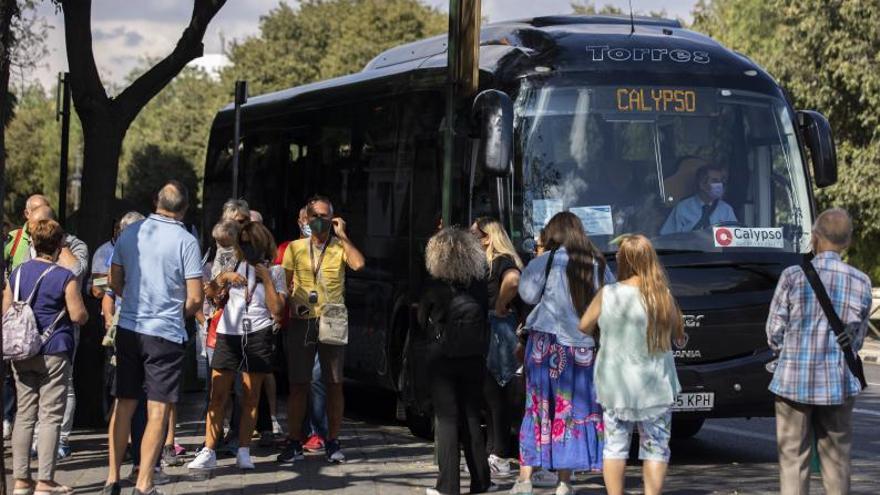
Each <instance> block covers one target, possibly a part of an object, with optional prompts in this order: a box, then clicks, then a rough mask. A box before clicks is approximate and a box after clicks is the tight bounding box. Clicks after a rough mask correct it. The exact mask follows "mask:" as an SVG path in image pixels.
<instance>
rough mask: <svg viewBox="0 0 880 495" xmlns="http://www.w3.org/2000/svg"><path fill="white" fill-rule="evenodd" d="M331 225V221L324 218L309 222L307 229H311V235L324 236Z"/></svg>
mask: <svg viewBox="0 0 880 495" xmlns="http://www.w3.org/2000/svg"><path fill="white" fill-rule="evenodd" d="M332 225H333V221H332V220H327V219H326V218H321V217H318V218H315V219H313V220H311V221H310V222H309V228H310V229H312V233H313V234H324V233H326V232H327V231H328V230H330V227H331V226H332Z"/></svg>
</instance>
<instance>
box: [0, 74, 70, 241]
mask: <svg viewBox="0 0 880 495" xmlns="http://www.w3.org/2000/svg"><path fill="white" fill-rule="evenodd" d="M53 94H54V93H53ZM18 100H19V101H18V106H17V108H16V115H15V118H14V119H12V121H11V122H10V124H9V126H8V127H7V128H6V143H7V146H6V152H7V158H6V184H7V189H6V197H5V198H4V202H3V208H4V214H5V217H4V218H6V219H8V220H9V221H10V222H12V223H13V224H17V223H19V222H21V221H23V218H22V216H21V212H22V211H23V210H24V202H25V200H26V199H27V197H28V196H29V195H31V194H34V193H38V192H39V193H43V194H45V195H46V196H48V197H49V200H50V202H51V203H52V204H54V205H57V204H58V163H59V160H60V157H59V150H60V149H61V133H60V132H61V131H60V129H61V126H60V124H59V123H58V122H56V120H55V98H54V97H50V96H48V95H47V93H46V90H45V89H43V88H42V87H41V86H39V85H34V86H29V87H27V88H23V89H22V90H21V95H20V96H19V99H18ZM70 149H71V150H72V151H71V153H70V154H71V156H70V164H71V169H73V168H74V166H75V165H76V163H77V158H76V156H77V155H78V150H80V149H82V133H81V132H80V128H79V121H78V120H77V119H76V118H74V119H72V120H71V125H70Z"/></svg>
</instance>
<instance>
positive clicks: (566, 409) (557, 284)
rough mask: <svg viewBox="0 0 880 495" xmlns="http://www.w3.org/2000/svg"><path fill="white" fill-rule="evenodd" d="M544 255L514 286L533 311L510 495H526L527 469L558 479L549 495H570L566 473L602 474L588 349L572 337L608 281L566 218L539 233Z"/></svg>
mask: <svg viewBox="0 0 880 495" xmlns="http://www.w3.org/2000/svg"><path fill="white" fill-rule="evenodd" d="M544 240H545V249H546V251H545V254H543V255H541V256H539V257H537V258H535V259H534V260H532V262H531V263H529V265H528V266H527V267H526V268H525V270H524V271H523V273H522V276H521V278H520V284H519V294H520V297H521V298H522V299H523V301H525V302H526V303H527V304H533V305H535V309H534V310H533V311H532V313H531V314H530V315H529V317H528V320H527V321H526V327H527V328H528V329H529V339H528V343H527V344H526V352H525V364H524V366H525V370H526V410H525V414H524V415H523V421H522V427H521V428H520V435H519V441H520V472H519V479H518V480H517V482H516V484H515V485H514V486H513V489H512V490H511V491H510V493H511V494H517V495H528V494H531V493H532V483H531V475H532V471H533V469H534V468H542V469H555V470H556V471H557V472H558V473H559V485H558V486H557V487H556V494H557V495H569V494H572V493H574V490H573V489H572V487H571V484H570V483H571V473H572V471H573V470H590V471H599V470H601V469H602V436H601V433H602V411H601V409H600V407H599V405H598V404H597V403H596V394H595V392H594V390H593V362H594V360H595V341H594V340H593V337H592V336H588V335H584V334H582V333H581V332H579V331H578V322H579V320H580V315H582V314H583V313H584V312H585V311H586V309H587V306H588V305H589V304H590V301H591V300H592V299H593V296H594V295H595V294H596V292H597V291H598V290H599V288H600V286H601V285H602V284H603V283H604V282H606V281H613V277H612V276H611V274H610V272H609V271H608V269H607V267H606V265H605V260H604V258H603V257H602V254H601V253H600V252H599V251H598V250H597V249H596V248H595V246H594V245H593V243H592V242H590V240H589V238H587V236H586V234H585V233H584V229H583V225H582V223H581V221H580V219H579V218H578V217H577V216H575V215H574V214H572V213H569V212H561V213H557V214H556V215H555V216H554V217H553V218H552V219H550V222H549V223H548V224H547V226H546V227H545V229H544Z"/></svg>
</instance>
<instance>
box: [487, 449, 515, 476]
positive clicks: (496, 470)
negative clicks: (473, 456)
mask: <svg viewBox="0 0 880 495" xmlns="http://www.w3.org/2000/svg"><path fill="white" fill-rule="evenodd" d="M489 470H490V471H492V474H494V475H496V476H510V461H508V460H507V459H502V458H500V457H498V456H497V455H495V454H491V455H490V456H489Z"/></svg>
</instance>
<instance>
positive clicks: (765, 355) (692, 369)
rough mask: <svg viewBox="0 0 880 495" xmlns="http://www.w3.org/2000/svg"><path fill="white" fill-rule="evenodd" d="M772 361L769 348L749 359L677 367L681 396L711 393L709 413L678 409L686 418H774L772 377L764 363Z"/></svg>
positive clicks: (747, 357)
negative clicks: (712, 400)
mask: <svg viewBox="0 0 880 495" xmlns="http://www.w3.org/2000/svg"><path fill="white" fill-rule="evenodd" d="M772 360H773V354H772V352H771V351H770V350H769V349H765V350H763V351H758V352H755V353H754V354H752V355H749V356H743V357H740V358H735V359H730V360H725V361H720V362H717V363H707V364H679V365H677V370H678V381H679V383H681V391H682V393H685V394H686V393H690V392H711V393H713V394H714V404H713V406H712V408H711V409H710V410H689V411H686V410H678V411H676V413H675V414H676V416H679V417H681V418H683V419H687V418H694V419H696V418H743V417H745V418H751V417H763V416H773V415H774V408H773V398H774V396H773V394H772V393H770V391H769V390H768V389H767V387H768V386H769V385H770V380H771V378H773V375H772V374H771V373H770V372H769V371H767V363H769V362H770V361H772Z"/></svg>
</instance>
